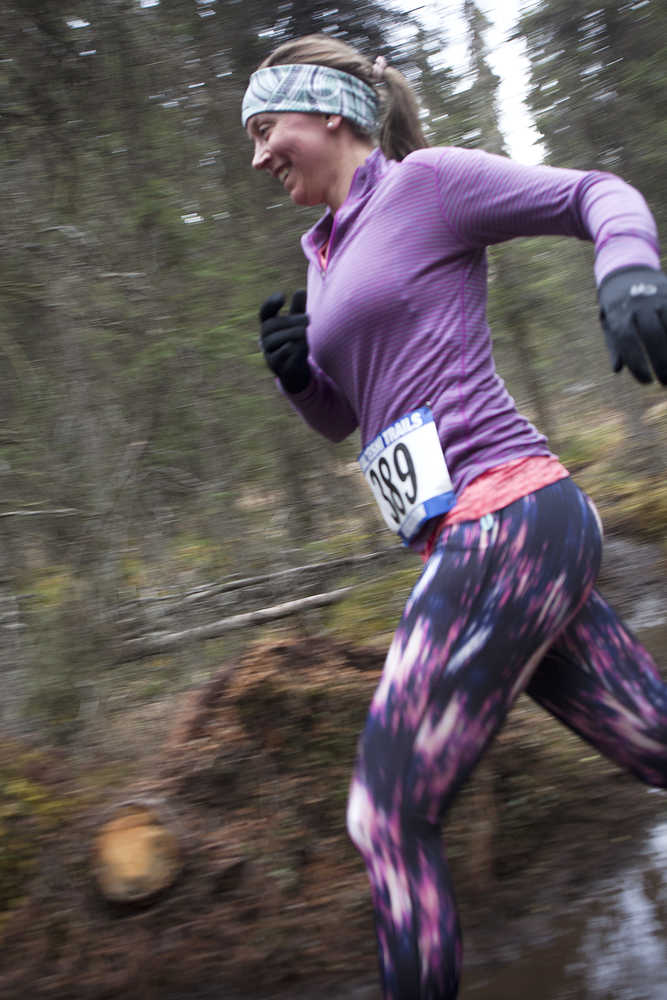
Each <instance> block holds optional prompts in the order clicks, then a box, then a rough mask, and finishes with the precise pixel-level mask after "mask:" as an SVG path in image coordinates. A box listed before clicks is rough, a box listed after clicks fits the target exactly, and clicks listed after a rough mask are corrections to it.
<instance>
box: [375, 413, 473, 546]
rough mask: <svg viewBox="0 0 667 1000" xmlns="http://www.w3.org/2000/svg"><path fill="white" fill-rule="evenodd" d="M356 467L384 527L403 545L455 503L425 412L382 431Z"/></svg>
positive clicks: (434, 432)
mask: <svg viewBox="0 0 667 1000" xmlns="http://www.w3.org/2000/svg"><path fill="white" fill-rule="evenodd" d="M359 465H360V466H361V471H362V472H363V474H364V476H365V477H366V479H367V481H368V484H369V486H370V488H371V490H372V491H373V495H374V496H375V499H376V501H377V503H378V506H379V508H380V511H381V513H382V516H383V517H384V520H385V522H386V523H387V525H388V527H389V528H391V530H392V531H394V532H395V533H396V534H398V535H400V537H401V538H402V540H403V541H404V542H409V541H410V539H412V538H414V537H415V535H416V534H417V532H418V531H419V529H420V527H421V526H422V524H423V523H424V522H425V521H427V520H428V519H429V518H431V517H435V516H437V515H438V514H444V513H445V512H446V511H448V510H450V508H451V507H453V506H454V503H455V502H456V497H455V495H454V492H453V489H452V481H451V478H450V475H449V471H448V469H447V464H446V462H445V456H444V455H443V453H442V448H441V446H440V441H439V438H438V432H437V429H436V426H435V422H434V420H433V414H432V413H431V411H430V409H429V408H428V406H422V407H421V408H420V409H419V410H413V411H412V413H407V414H406V415H405V416H404V417H401V418H400V419H399V420H396V421H394V423H393V424H390V425H389V427H386V428H385V429H384V430H383V431H382V432H381V433H380V434H378V436H377V437H376V438H374V439H373V440H372V441H371V442H370V444H368V445H366V447H365V448H364V450H363V451H362V453H361V455H360V456H359Z"/></svg>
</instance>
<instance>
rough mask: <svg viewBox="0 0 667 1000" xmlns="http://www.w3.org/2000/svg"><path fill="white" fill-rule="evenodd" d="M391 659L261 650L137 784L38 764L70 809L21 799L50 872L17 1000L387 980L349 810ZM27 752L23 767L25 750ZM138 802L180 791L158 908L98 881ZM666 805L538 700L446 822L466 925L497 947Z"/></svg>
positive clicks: (615, 856) (229, 993)
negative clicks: (173, 868)
mask: <svg viewBox="0 0 667 1000" xmlns="http://www.w3.org/2000/svg"><path fill="white" fill-rule="evenodd" d="M382 658H383V657H382V654H381V653H379V652H378V651H376V650H374V649H359V648H355V647H353V646H350V645H348V644H344V643H341V642H336V641H334V640H329V639H324V638H308V639H302V640H291V641H283V642H280V643H273V644H262V645H259V646H256V647H254V648H253V649H252V650H251V651H250V652H249V653H247V654H246V655H245V656H244V657H243V658H242V660H241V661H240V662H239V663H238V664H237V665H235V666H234V667H231V666H229V665H226V666H224V667H223V668H222V669H221V671H220V672H219V673H218V674H217V675H216V676H215V677H214V678H213V679H212V680H211V681H210V682H209V683H208V684H206V685H205V686H204V687H202V688H201V689H200V690H199V691H197V692H195V693H193V694H191V695H189V696H187V697H184V698H183V700H182V701H181V702H180V703H179V704H178V705H177V712H176V718H175V721H174V722H173V724H172V725H171V727H170V729H169V731H168V732H167V734H166V738H165V740H164V746H163V748H162V751H161V752H160V753H159V754H158V755H156V756H153V755H151V756H150V757H149V758H147V759H146V760H144V761H142V760H139V761H137V764H136V767H135V768H134V771H133V775H132V778H131V780H129V781H128V780H125V781H123V782H122V783H121V784H122V787H119V786H118V785H109V784H107V783H104V782H101V783H98V784H97V785H96V784H95V782H94V781H92V780H91V779H92V777H93V776H91V774H89V773H87V772H86V771H85V769H84V770H83V771H82V770H81V768H75V766H74V763H73V762H69V764H68V762H67V761H66V760H65V761H63V760H62V759H60V760H59V761H58V762H57V766H56V762H53V763H50V762H49V760H48V758H42V763H41V765H40V767H39V768H37V765H36V764H35V763H34V760H33V764H32V765H31V766H32V768H33V773H32V777H31V779H30V780H32V781H33V782H34V783H35V784H36V785H38V786H39V788H40V789H42V791H43V795H44V797H45V800H46V799H49V797H50V796H53V798H54V800H57V801H58V802H62V801H63V800H65V801H67V802H69V807H68V809H66V810H61V812H60V813H58V823H57V826H56V828H53V827H48V824H47V826H44V825H40V823H39V822H38V821H37V819H36V818H35V817H31V816H27V817H26V815H22V816H18V817H17V816H16V815H15V816H14V817H13V818H12V816H10V815H9V813H10V812H11V810H8V809H7V808H6V809H5V812H6V813H7V814H8V818H7V817H5V819H3V821H2V822H3V823H4V825H5V827H7V823H10V825H11V824H12V823H13V824H15V825H14V827H13V829H15V830H16V829H18V827H17V826H16V824H17V823H21V824H22V827H21V837H22V841H23V842H25V843H29V844H30V845H31V857H32V866H33V867H32V869H31V871H30V872H29V873H28V874H26V877H25V879H24V883H23V885H22V886H21V887H20V889H18V888H15V889H13V895H12V898H11V900H9V899H8V900H7V901H6V906H5V910H6V912H5V916H4V918H3V923H2V938H3V940H2V941H1V942H0V948H1V953H2V956H3V963H2V971H1V972H0V996H1V997H2V998H3V1000H5V998H7V1000H9V998H12V1000H14V998H16V997H17V996H22V995H28V994H29V995H30V996H31V997H33V998H41V997H45V998H46V997H49V998H62V1000H65V998H72V997H76V998H77V1000H87V998H95V1000H98V998H106V997H109V998H112V997H113V998H117V997H121V996H122V997H132V998H137V1000H143V998H145V1000H152V998H156V1000H157V998H158V997H159V998H160V1000H165V998H172V1000H176V998H179V997H181V996H182V997H185V996H187V997H189V998H196V997H198V996H199V997H201V998H202V1000H204V998H205V997H207V996H216V997H219V996H220V995H221V990H224V995H225V997H226V998H228V1000H229V998H231V997H233V996H252V997H270V996H275V995H277V994H283V995H284V996H295V995H306V994H307V993H312V991H313V990H315V993H317V994H318V995H320V996H322V995H325V994H326V990H327V989H328V988H329V987H331V986H332V985H333V984H344V983H348V982H354V981H361V982H363V981H364V980H369V979H372V978H373V977H374V972H375V943H374V932H373V922H372V913H371V908H370V902H369V894H368V888H367V882H366V876H365V872H364V869H363V866H362V864H361V861H360V859H359V857H358V855H357V854H356V852H355V851H354V849H353V848H352V846H351V844H350V842H349V840H348V837H347V834H346V830H345V802H346V796H347V787H348V783H349V777H350V773H351V770H352V766H353V762H354V756H355V748H356V742H357V738H358V734H359V731H360V729H361V727H362V725H363V721H364V718H365V714H366V710H367V707H368V703H369V701H370V699H371V696H372V692H373V690H374V688H375V685H376V683H377V679H378V676H379V671H380V669H381V665H382ZM170 705H171V708H170V711H172V712H173V702H171V703H170ZM10 758H11V759H12V761H13V764H12V766H13V767H14V769H15V771H16V769H17V768H18V771H21V766H20V765H19V764H18V763H17V761H19V759H20V755H18V754H17V751H16V748H15V747H14V748H11V749H10V748H5V750H4V759H5V761H6V760H8V759H10ZM4 766H6V764H5V765H4ZM26 766H27V764H26ZM2 767H3V765H2V763H1V762H0V769H1V768H2ZM35 768H37V770H35ZM40 768H41V770H40ZM17 773H18V772H17ZM12 787H13V788H14V790H15V792H16V790H17V788H20V786H17V785H16V782H15V783H14V785H13V786H12ZM91 788H95V791H94V792H91ZM82 789H85V791H82ZM134 795H155V796H159V797H160V798H161V799H164V800H166V801H167V802H168V803H169V805H170V808H171V809H172V810H173V811H174V813H175V815H177V817H178V827H179V829H180V830H182V831H185V833H184V835H183V845H182V847H183V850H184V859H185V865H184V870H183V872H182V874H181V877H180V878H179V880H178V882H177V883H176V885H175V886H174V887H173V888H172V889H171V890H170V891H169V892H167V893H165V894H164V896H163V897H161V898H160V899H159V900H158V901H157V902H156V903H154V904H153V905H151V906H148V907H144V908H143V909H141V908H125V909H123V908H122V907H121V908H119V907H116V908H111V907H109V905H107V904H105V903H104V902H103V901H102V900H101V898H100V897H99V896H98V895H97V894H96V892H95V889H94V883H93V880H92V877H91V867H90V855H89V849H90V844H91V842H92V840H93V838H94V833H95V830H96V828H97V824H98V822H99V817H100V814H101V812H102V810H103V809H108V807H109V805H110V804H111V803H112V802H113V800H114V798H115V799H119V800H120V799H127V798H131V797H132V796H134ZM649 800H650V797H648V796H642V795H640V794H638V792H637V786H636V783H635V782H633V781H632V780H631V779H629V778H627V777H625V776H624V775H622V774H620V773H619V772H618V771H617V770H616V769H615V768H613V767H612V766H611V765H610V764H608V763H607V762H606V761H604V760H603V759H602V758H600V757H599V756H598V755H596V754H594V753H593V752H592V751H591V750H589V749H588V748H587V747H586V746H585V745H584V744H583V743H581V742H580V741H579V740H577V739H576V738H575V737H574V736H572V735H571V734H569V733H568V732H567V731H566V730H564V729H563V728H561V727H560V726H558V724H557V723H555V722H553V721H552V720H551V719H549V718H548V717H546V716H545V715H544V714H543V713H542V712H541V711H540V710H538V709H537V708H535V707H534V706H533V705H532V704H531V703H530V702H529V701H527V700H526V699H522V700H521V701H520V703H519V704H518V705H517V706H516V709H515V711H514V712H513V714H512V717H511V720H510V723H509V724H508V725H507V726H506V727H505V729H504V730H503V732H502V733H501V734H500V736H499V738H498V740H497V742H496V744H495V745H494V747H493V748H492V750H491V752H490V753H489V755H488V756H487V757H486V759H485V761H484V763H483V764H482V766H481V767H480V768H479V769H478V771H477V772H476V774H475V776H474V778H473V780H472V782H471V783H470V784H469V786H468V787H467V788H466V790H465V792H464V793H463V794H462V796H461V797H460V799H459V801H458V802H457V804H456V806H455V808H454V810H453V812H452V814H451V816H450V817H449V820H448V822H447V825H446V829H445V840H446V844H447V851H448V855H449V857H450V860H451V864H452V869H453V873H454V878H455V883H456V886H457V892H458V897H459V901H460V905H461V911H462V915H463V923H464V927H466V928H471V929H473V930H474V931H475V933H476V936H477V937H480V936H481V937H483V938H484V940H485V941H486V942H487V946H488V948H489V949H491V950H492V949H493V948H494V947H495V945H496V942H498V943H499V942H500V940H501V937H502V929H503V925H504V922H505V921H506V920H507V919H511V918H514V917H521V916H522V915H526V916H529V915H530V914H531V912H533V910H534V909H535V908H539V907H540V906H544V905H548V902H549V899H550V898H551V899H553V898H555V897H558V898H559V900H562V898H563V896H564V895H565V896H567V894H568V893H569V892H572V893H574V892H580V891H581V887H582V884H585V882H586V880H587V879H590V878H592V877H593V874H595V876H596V877H599V876H600V875H601V874H603V873H604V871H605V870H608V871H610V872H611V871H613V870H614V866H615V865H617V864H618V863H619V857H620V856H621V855H622V852H623V851H624V850H626V849H627V850H630V849H631V847H632V838H633V833H634V831H635V830H636V828H637V825H638V823H640V822H641V820H642V813H643V810H644V811H648V810H650V809H651V808H654V803H651V802H650V801H649ZM610 834H612V835H613V837H614V839H615V844H614V848H613V850H612V851H610V849H609V840H608V837H609V835H610ZM3 842H4V841H3ZM582 845H585V848H582ZM0 884H1V883H0ZM318 991H319V992H318Z"/></svg>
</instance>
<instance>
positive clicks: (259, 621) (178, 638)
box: [115, 587, 356, 664]
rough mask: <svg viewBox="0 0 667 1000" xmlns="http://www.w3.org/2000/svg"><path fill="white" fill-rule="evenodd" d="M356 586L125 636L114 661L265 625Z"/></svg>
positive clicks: (330, 601) (344, 594) (334, 598)
mask: <svg viewBox="0 0 667 1000" xmlns="http://www.w3.org/2000/svg"><path fill="white" fill-rule="evenodd" d="M355 589H356V588H355V587H341V588H340V589H339V590H331V591H329V593H326V594H313V595H312V596H310V597H303V598H301V599H300V600H298V601H287V602H285V603H284V604H276V605H274V606H273V607H270V608H261V609H260V610H259V611H248V612H246V613H245V614H240V615H231V616H230V617H228V618H221V619H220V620H219V621H215V622H209V623H208V624H206V625H197V626H195V627H194V628H188V629H183V630H181V631H179V632H160V633H151V634H149V635H146V636H142V637H141V638H137V639H127V640H126V641H125V642H124V643H123V644H122V647H121V649H120V652H119V654H118V656H117V657H116V661H115V662H116V663H117V664H120V663H129V662H131V661H133V660H141V659H145V658H146V657H149V656H159V655H160V654H161V653H172V652H174V651H175V650H177V649H180V648H181V647H182V646H186V645H188V644H189V643H192V642H201V641H203V640H205V639H218V638H219V637H220V636H222V635H225V633H226V632H233V631H236V630H238V629H243V628H248V626H250V625H264V624H265V623H266V622H271V621H277V620H278V619H280V618H288V617H289V616H290V615H295V614H298V613H299V612H300V611H311V610H312V609H313V608H324V607H327V606H329V605H331V604H337V603H338V602H339V601H342V600H343V599H344V598H345V597H347V596H348V595H349V594H351V593H352V592H353V591H354V590H355Z"/></svg>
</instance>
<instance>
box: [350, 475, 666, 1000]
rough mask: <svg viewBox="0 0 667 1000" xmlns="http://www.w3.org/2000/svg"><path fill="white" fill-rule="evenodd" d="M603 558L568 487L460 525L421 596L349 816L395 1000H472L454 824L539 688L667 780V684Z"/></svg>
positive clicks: (585, 504) (442, 543)
mask: <svg viewBox="0 0 667 1000" xmlns="http://www.w3.org/2000/svg"><path fill="white" fill-rule="evenodd" d="M600 553H601V537H600V529H599V521H598V518H597V514H596V513H595V510H594V508H593V506H592V504H591V503H590V501H589V500H588V499H587V498H586V497H585V496H584V495H583V494H582V493H581V492H580V491H579V490H578V489H577V487H576V486H575V485H574V484H573V483H572V481H571V480H569V479H564V480H561V481H560V482H557V483H554V484H553V485H551V486H548V487H545V488H544V489H542V490H538V491H537V492H536V493H533V494H531V495H530V496H528V497H524V498H523V499H521V500H518V501H516V502H515V503H513V504H511V505H510V506H509V507H507V508H505V509H504V510H502V511H499V512H497V513H496V514H494V515H493V517H491V518H490V517H488V516H487V517H486V518H483V519H482V521H481V522H465V523H463V524H458V525H452V526H451V527H450V528H448V529H446V530H445V531H444V532H443V535H442V537H441V538H440V539H439V541H438V544H437V546H436V548H435V551H434V553H433V555H432V556H431V558H430V560H429V561H428V563H427V564H426V566H425V568H424V571H423V573H422V575H421V577H420V579H419V581H418V583H417V584H416V586H415V588H414V590H413V592H412V594H411V596H410V599H409V601H408V603H407V606H406V608H405V611H404V614H403V617H402V619H401V622H400V625H399V627H398V629H397V632H396V635H395V637H394V640H393V642H392V645H391V648H390V650H389V653H388V655H387V660H386V664H385V668H384V672H383V675H382V678H381V681H380V684H379V685H378V688H377V691H376V693H375V696H374V698H373V701H372V704H371V707H370V711H369V715H368V720H367V723H366V727H365V729H364V732H363V734H362V737H361V740H360V744H359V752H358V760H357V766H356V769H355V774H354V777H353V780H352V786H351V790H350V799H349V805H348V828H349V831H350V835H351V837H352V839H353V841H354V843H355V844H356V845H357V847H358V849H359V851H360V852H361V854H362V856H363V859H364V862H365V864H366V866H367V869H368V874H369V878H370V882H371V891H372V895H373V903H374V908H375V916H376V928H377V937H378V947H379V958H380V970H381V980H382V987H383V992H384V996H385V998H387V1000H453V998H454V997H456V995H457V990H458V980H459V974H460V965H461V939H460V932H459V926H458V919H457V913H456V906H455V901H454V894H453V891H452V886H451V881H450V876H449V871H448V866H447V861H446V858H445V856H444V852H443V850H442V840H441V832H440V825H441V822H442V819H443V816H444V814H445V812H446V811H447V808H448V807H449V805H450V804H451V802H452V800H453V798H454V796H455V795H456V793H457V791H458V790H459V788H460V787H461V785H462V784H463V782H464V781H465V780H466V779H467V777H468V776H469V774H470V772H471V771H472V769H473V768H474V766H475V764H476V763H477V761H478V760H479V758H480V755H481V754H482V752H483V751H484V749H485V748H486V746H487V745H488V744H489V742H490V741H491V740H492V739H493V737H494V736H495V734H496V733H497V732H498V730H499V728H500V726H501V725H502V723H503V722H504V720H505V717H506V715H507V712H508V710H509V709H510V707H511V705H512V703H513V702H514V701H515V699H516V697H517V696H518V694H519V693H520V692H521V691H522V690H523V689H524V688H526V686H527V685H529V687H528V690H529V693H530V694H532V695H533V696H534V697H535V698H537V699H538V700H539V701H540V702H541V703H542V704H544V705H545V706H546V707H547V708H548V709H549V710H550V711H552V712H554V713H555V714H557V715H559V717H560V718H562V719H563V720H564V721H566V722H567V723H568V724H569V725H571V726H573V727H574V728H576V729H577V730H578V731H579V732H581V733H582V734H583V735H584V736H586V738H588V739H589V740H591V741H592V742H593V743H595V745H596V746H599V747H600V749H601V750H603V751H604V752H605V753H608V754H611V755H612V756H614V757H615V759H617V760H619V762H621V763H623V764H625V765H626V766H628V767H630V768H631V769H632V770H634V771H635V772H636V773H638V774H640V775H641V776H642V777H644V778H645V780H647V781H651V782H654V783H656V784H665V783H667V750H666V744H667V735H666V734H667V689H666V688H665V685H664V684H663V683H662V681H661V680H660V678H659V675H658V672H657V669H656V668H655V665H654V664H652V661H650V658H649V657H648V654H647V653H646V652H645V651H644V650H643V649H642V648H641V647H640V646H639V644H638V643H637V642H636V640H634V639H633V638H632V637H631V636H630V634H629V633H628V632H627V630H626V629H624V627H623V626H622V625H621V623H620V622H619V621H618V619H616V618H615V616H614V615H613V612H611V609H609V608H608V606H607V605H606V604H604V602H602V600H601V598H599V595H597V594H596V593H595V592H594V591H593V585H594V581H595V577H596V575H597V572H598V569H599V563H600ZM603 640H604V642H605V643H606V647H605V651H604V652H601V651H600V649H599V648H598V647H597V644H599V643H601V642H602V641H603ZM590 644H594V645H596V649H595V650H591V648H590ZM621 649H622V650H623V669H622V670H619V668H618V652H619V650H621ZM547 651H548V652H547Z"/></svg>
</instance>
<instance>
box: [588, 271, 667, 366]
mask: <svg viewBox="0 0 667 1000" xmlns="http://www.w3.org/2000/svg"><path fill="white" fill-rule="evenodd" d="M598 299H599V302H600V321H601V323H602V329H603V330H604V335H605V337H606V339H607V347H608V348H609V353H610V354H611V364H612V368H613V369H614V371H615V372H620V370H621V368H622V367H623V365H627V366H628V368H629V369H630V371H631V372H632V374H633V375H634V377H635V378H636V379H638V381H639V382H652V381H653V377H652V375H651V368H650V365H649V362H650V364H651V365H652V366H653V370H654V372H655V374H656V375H657V377H658V379H659V380H660V381H661V382H662V384H663V385H667V276H665V275H664V274H663V273H662V271H656V270H654V269H653V268H652V267H624V268H620V269H619V270H618V271H612V272H611V274H608V275H607V277H606V278H604V279H603V281H602V284H601V285H600V287H599V289H598Z"/></svg>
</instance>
